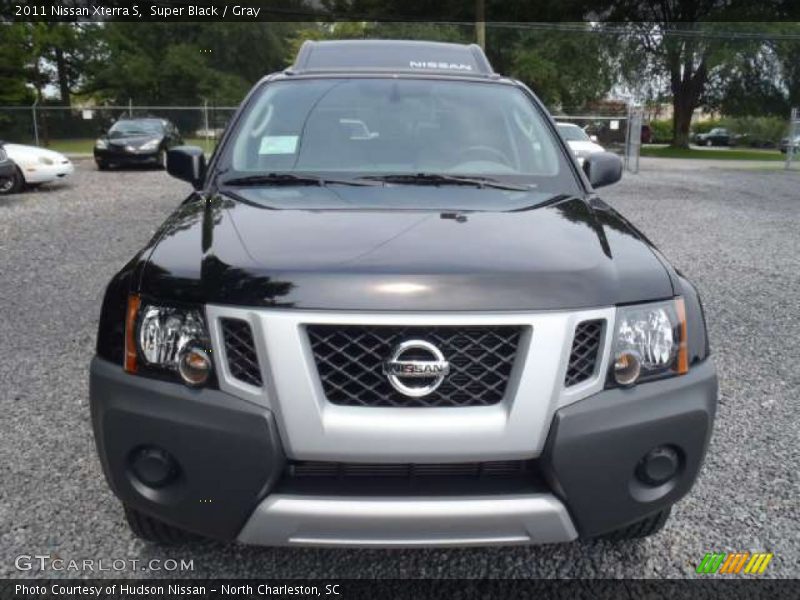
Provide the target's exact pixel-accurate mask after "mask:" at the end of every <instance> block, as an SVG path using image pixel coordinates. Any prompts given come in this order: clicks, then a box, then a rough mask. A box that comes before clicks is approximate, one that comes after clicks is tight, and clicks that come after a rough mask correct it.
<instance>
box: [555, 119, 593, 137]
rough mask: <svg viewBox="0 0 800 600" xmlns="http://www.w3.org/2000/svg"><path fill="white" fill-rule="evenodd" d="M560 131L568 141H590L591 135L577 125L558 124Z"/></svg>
mask: <svg viewBox="0 0 800 600" xmlns="http://www.w3.org/2000/svg"><path fill="white" fill-rule="evenodd" d="M558 132H559V133H560V134H561V136H562V137H563V138H564V139H565V140H567V141H568V142H589V141H591V140H590V139H589V136H588V135H586V132H585V131H584V130H583V129H581V128H580V127H578V126H577V125H564V124H562V123H559V124H558Z"/></svg>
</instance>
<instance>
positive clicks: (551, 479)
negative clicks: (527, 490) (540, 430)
mask: <svg viewBox="0 0 800 600" xmlns="http://www.w3.org/2000/svg"><path fill="white" fill-rule="evenodd" d="M716 406H717V376H716V371H715V368H714V365H713V363H712V362H711V361H710V360H706V361H705V362H704V363H701V364H700V365H695V366H694V367H692V369H691V370H690V372H689V373H688V374H687V375H683V376H681V377H675V378H672V379H665V380H662V381H655V382H651V383H646V384H642V385H639V386H636V387H634V388H631V389H614V390H606V391H603V392H601V393H599V394H596V395H594V396H591V397H589V398H587V399H585V400H582V401H580V402H577V403H575V404H573V405H571V406H567V407H565V408H562V409H561V410H559V411H558V412H557V413H556V416H555V418H554V420H553V425H552V427H551V429H550V435H549V436H548V440H547V444H546V446H545V451H544V454H543V455H542V457H541V461H540V464H541V465H542V470H543V472H544V475H545V478H546V479H547V481H548V483H549V484H550V486H551V487H552V488H553V489H554V491H555V492H556V493H557V494H558V495H559V496H560V498H561V499H562V500H563V501H564V503H565V504H566V505H567V507H568V509H569V511H570V513H571V515H572V517H573V520H574V521H575V524H576V527H577V529H578V532H579V533H580V535H581V536H582V537H592V536H596V535H600V534H603V533H608V532H610V531H613V530H615V529H619V528H621V527H624V526H626V525H628V524H630V523H633V522H635V521H638V520H640V519H642V518H644V517H646V516H648V515H650V514H653V513H655V512H658V511H660V510H663V509H665V508H667V507H669V506H671V505H672V504H674V503H675V502H676V501H677V500H678V499H679V498H680V497H681V496H683V495H684V494H686V493H687V492H688V491H689V489H690V488H691V487H692V485H693V483H694V481H695V479H696V477H697V474H698V471H699V469H700V466H701V464H702V462H703V458H704V456H705V452H706V448H707V446H708V442H709V439H710V436H711V429H712V423H713V420H714V415H715V412H716ZM659 447H668V448H672V449H675V450H676V452H677V454H678V455H679V457H680V462H679V466H678V469H677V473H676V474H675V476H674V477H672V478H671V479H669V481H666V482H664V483H661V484H660V485H649V484H647V483H645V482H644V481H642V479H641V478H640V477H637V474H636V472H637V466H638V465H639V461H640V460H641V459H642V458H643V457H644V456H645V455H647V454H648V452H650V451H651V450H653V449H654V448H659ZM640 470H641V469H640Z"/></svg>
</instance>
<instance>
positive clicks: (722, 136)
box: [694, 127, 731, 146]
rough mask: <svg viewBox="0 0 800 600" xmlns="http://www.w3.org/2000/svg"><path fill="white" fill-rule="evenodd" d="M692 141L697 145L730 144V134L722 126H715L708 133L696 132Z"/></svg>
mask: <svg viewBox="0 0 800 600" xmlns="http://www.w3.org/2000/svg"><path fill="white" fill-rule="evenodd" d="M694 141H695V143H696V144H698V145H699V146H730V145H731V134H730V132H729V131H728V130H727V129H725V128H723V127H715V128H714V129H712V130H711V131H709V132H708V133H698V134H697V135H696V136H694Z"/></svg>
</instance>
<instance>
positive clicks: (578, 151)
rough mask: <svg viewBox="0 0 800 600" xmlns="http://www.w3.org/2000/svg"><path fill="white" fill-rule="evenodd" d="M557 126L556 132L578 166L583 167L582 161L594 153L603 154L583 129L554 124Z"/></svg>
mask: <svg viewBox="0 0 800 600" xmlns="http://www.w3.org/2000/svg"><path fill="white" fill-rule="evenodd" d="M556 125H558V132H559V133H560V134H561V137H563V138H564V141H565V142H567V144H568V145H569V147H570V149H571V150H572V153H573V154H574V155H575V156H576V157H577V158H578V164H580V165H581V166H583V161H584V160H586V158H587V157H588V156H589V155H590V154H595V153H596V152H605V151H606V150H605V148H603V147H602V146H601V145H600V144H598V143H597V142H596V139H592V137H590V136H589V135H588V134H587V133H586V132H585V131H584V130H583V129H581V128H580V127H578V126H577V125H575V124H573V123H556Z"/></svg>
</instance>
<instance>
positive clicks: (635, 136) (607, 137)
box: [553, 105, 644, 173]
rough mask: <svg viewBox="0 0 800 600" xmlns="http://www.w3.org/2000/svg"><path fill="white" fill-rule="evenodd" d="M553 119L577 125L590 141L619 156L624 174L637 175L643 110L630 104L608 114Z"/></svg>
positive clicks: (562, 116)
mask: <svg viewBox="0 0 800 600" xmlns="http://www.w3.org/2000/svg"><path fill="white" fill-rule="evenodd" d="M553 118H554V119H555V120H556V121H557V122H562V123H572V124H574V125H577V126H578V127H580V128H581V129H583V130H584V131H585V132H586V134H587V135H589V136H590V138H591V140H592V141H593V142H596V143H598V144H600V145H601V146H603V148H604V149H605V150H607V151H609V152H615V153H617V154H620V155H622V157H623V163H624V165H625V168H626V169H627V170H628V171H630V172H631V173H638V172H639V154H640V152H641V146H642V125H643V123H644V109H643V108H642V107H641V106H634V105H631V106H628V107H627V108H626V109H621V110H619V111H614V112H612V113H608V112H607V113H603V114H583V115H554V116H553Z"/></svg>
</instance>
